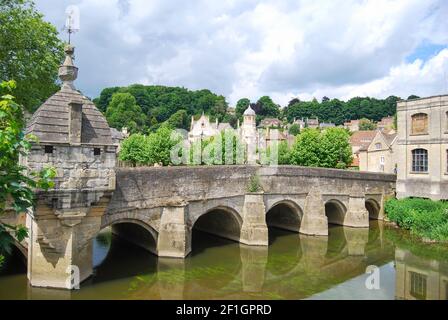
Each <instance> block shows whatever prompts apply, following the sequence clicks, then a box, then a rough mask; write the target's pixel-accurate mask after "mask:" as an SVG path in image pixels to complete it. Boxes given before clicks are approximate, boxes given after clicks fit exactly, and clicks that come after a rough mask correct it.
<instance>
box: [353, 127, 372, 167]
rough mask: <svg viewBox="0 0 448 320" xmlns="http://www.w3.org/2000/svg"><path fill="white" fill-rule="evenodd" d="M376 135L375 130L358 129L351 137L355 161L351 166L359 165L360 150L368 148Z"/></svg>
mask: <svg viewBox="0 0 448 320" xmlns="http://www.w3.org/2000/svg"><path fill="white" fill-rule="evenodd" d="M375 135H376V131H375V130H369V131H356V132H353V134H352V135H351V137H350V145H351V146H352V154H353V162H352V164H351V166H350V167H353V168H358V167H359V150H360V149H361V148H367V146H368V145H369V144H370V143H371V142H372V140H373V138H374V137H375Z"/></svg>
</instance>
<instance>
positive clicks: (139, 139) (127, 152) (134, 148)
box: [119, 133, 149, 167]
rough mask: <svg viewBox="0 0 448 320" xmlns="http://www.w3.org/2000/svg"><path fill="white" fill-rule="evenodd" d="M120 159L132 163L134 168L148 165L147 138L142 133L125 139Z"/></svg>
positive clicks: (121, 147)
mask: <svg viewBox="0 0 448 320" xmlns="http://www.w3.org/2000/svg"><path fill="white" fill-rule="evenodd" d="M119 159H120V160H121V161H128V162H130V163H132V166H134V167H135V166H136V165H137V164H145V163H148V162H149V157H148V152H147V149H146V137H145V136H144V135H142V134H140V133H135V134H131V135H130V136H129V137H127V138H126V139H124V140H123V142H122V143H121V146H120V154H119Z"/></svg>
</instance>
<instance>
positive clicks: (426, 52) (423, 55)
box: [406, 42, 448, 63]
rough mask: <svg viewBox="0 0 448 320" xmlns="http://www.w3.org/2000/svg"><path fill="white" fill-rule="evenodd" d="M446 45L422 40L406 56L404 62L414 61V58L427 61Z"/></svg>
mask: <svg viewBox="0 0 448 320" xmlns="http://www.w3.org/2000/svg"><path fill="white" fill-rule="evenodd" d="M447 47H448V46H446V45H440V44H434V43H428V42H423V43H421V44H420V45H419V46H418V47H417V48H416V49H415V50H414V52H412V53H411V54H410V55H408V56H407V57H406V62H408V63H410V62H414V61H415V60H416V59H421V60H423V61H427V60H429V59H430V58H431V57H433V56H435V55H436V54H438V53H439V52H440V51H442V50H443V49H445V48H447Z"/></svg>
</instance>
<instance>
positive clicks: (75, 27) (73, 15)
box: [63, 6, 79, 44]
mask: <svg viewBox="0 0 448 320" xmlns="http://www.w3.org/2000/svg"><path fill="white" fill-rule="evenodd" d="M65 14H66V15H67V19H66V20H65V26H64V28H63V29H64V30H65V31H67V33H68V44H70V41H71V39H70V38H71V34H72V33H75V32H78V31H79V8H78V7H77V6H68V7H67V9H66V10H65Z"/></svg>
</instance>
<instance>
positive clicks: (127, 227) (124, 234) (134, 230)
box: [101, 218, 158, 254]
mask: <svg viewBox="0 0 448 320" xmlns="http://www.w3.org/2000/svg"><path fill="white" fill-rule="evenodd" d="M107 227H110V228H111V230H112V233H113V234H114V235H117V236H118V237H120V238H122V239H124V240H126V241H128V242H130V243H132V244H134V245H137V246H139V247H142V248H143V249H145V250H147V251H149V252H151V253H153V254H157V239H158V232H157V231H156V230H155V229H154V228H153V227H152V226H150V225H149V224H147V223H146V222H144V221H142V220H139V219H132V218H120V219H116V220H113V221H109V222H108V223H106V224H104V225H102V226H101V230H104V229H105V228H107Z"/></svg>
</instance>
